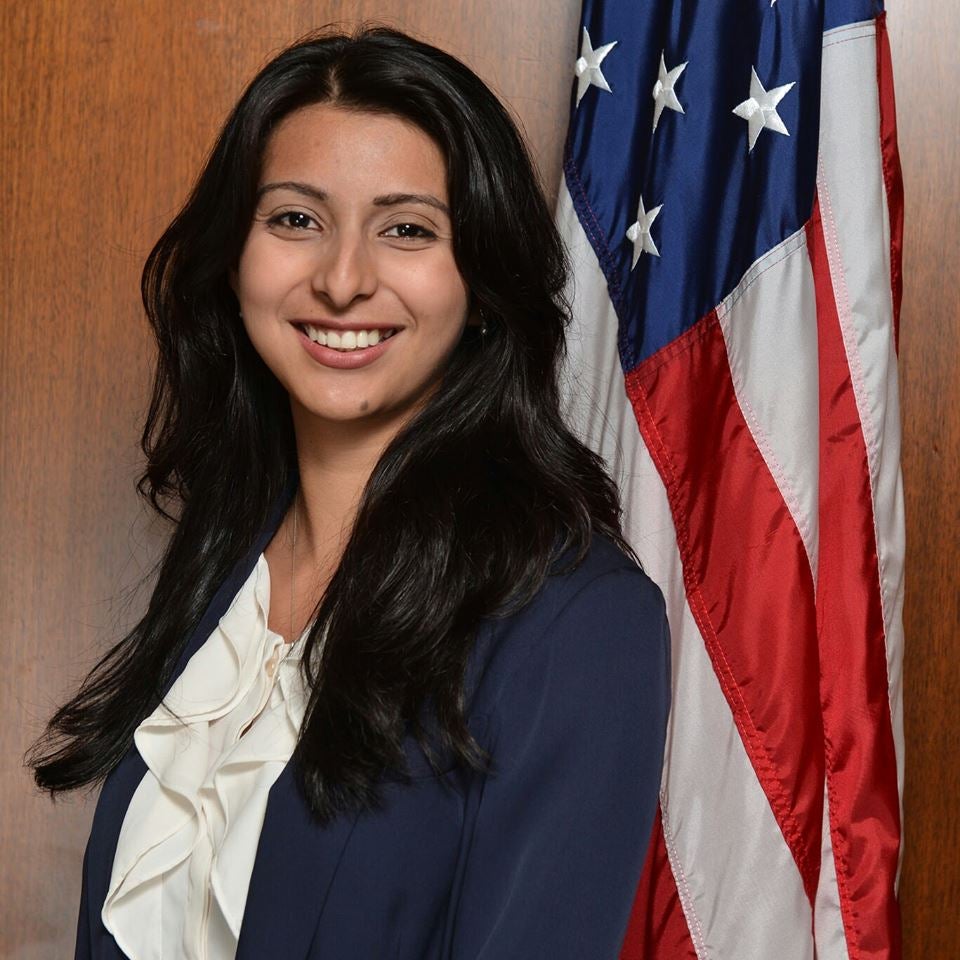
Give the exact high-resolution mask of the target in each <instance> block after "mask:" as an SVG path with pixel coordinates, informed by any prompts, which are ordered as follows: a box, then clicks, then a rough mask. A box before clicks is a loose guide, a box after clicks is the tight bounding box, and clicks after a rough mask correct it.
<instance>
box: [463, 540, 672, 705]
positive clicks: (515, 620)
mask: <svg viewBox="0 0 960 960" xmlns="http://www.w3.org/2000/svg"><path fill="white" fill-rule="evenodd" d="M475 656H476V662H475V664H474V669H473V671H472V672H473V674H474V684H473V685H472V686H475V696H474V697H473V698H472V708H473V710H474V711H476V712H478V713H487V712H490V711H492V710H496V708H497V704H498V702H499V701H500V699H501V698H502V697H503V696H504V695H505V694H504V691H505V690H506V689H507V688H508V687H509V686H510V685H511V684H516V683H517V681H518V678H522V677H523V675H524V674H526V673H530V674H531V676H532V677H534V678H535V677H537V676H538V675H542V674H543V672H544V670H545V669H547V668H548V667H549V669H550V670H552V671H553V672H554V673H555V674H556V673H566V674H569V675H570V676H571V677H573V676H578V675H579V676H584V675H595V674H596V673H597V671H598V669H599V670H602V671H604V672H606V673H608V674H610V675H621V676H633V677H636V678H644V677H645V678H646V679H647V680H648V681H649V682H652V683H654V684H662V683H664V682H665V683H669V629H668V626H667V619H666V610H665V604H664V599H663V594H662V593H661V591H660V588H659V587H658V586H657V585H656V584H655V583H654V582H653V580H651V579H650V577H649V576H647V574H646V573H645V572H644V571H643V570H642V569H641V568H640V567H639V566H637V564H636V563H635V562H634V561H633V559H632V558H630V557H628V556H627V555H626V554H624V553H623V552H622V551H621V550H620V549H619V548H618V547H617V546H616V545H615V544H614V543H613V542H612V541H611V540H609V539H608V538H607V537H605V536H602V535H600V534H595V535H594V536H593V539H592V541H591V544H590V547H589V550H588V551H587V554H586V556H585V557H584V559H583V560H582V561H581V563H580V564H579V565H577V566H576V567H575V568H574V569H572V570H568V571H566V572H561V573H556V574H553V575H551V576H548V577H547V578H546V580H545V581H544V583H543V585H542V586H541V588H540V589H539V591H538V592H537V593H536V595H535V596H534V597H533V599H532V600H530V602H529V603H527V604H526V606H524V607H523V608H521V609H520V610H518V611H517V612H515V613H513V614H511V615H509V616H507V617H503V618H501V619H496V620H489V621H485V623H484V625H483V627H482V629H481V631H480V633H479V635H478V638H477V650H476V651H475ZM522 682H523V681H522V680H521V683H522Z"/></svg>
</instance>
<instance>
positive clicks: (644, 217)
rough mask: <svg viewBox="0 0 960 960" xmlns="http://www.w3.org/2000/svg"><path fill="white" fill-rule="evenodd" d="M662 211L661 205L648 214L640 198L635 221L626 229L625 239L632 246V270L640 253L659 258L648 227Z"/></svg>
mask: <svg viewBox="0 0 960 960" xmlns="http://www.w3.org/2000/svg"><path fill="white" fill-rule="evenodd" d="M662 209H663V204H662V203H661V204H660V206H659V207H654V208H653V209H652V210H651V211H650V212H649V213H648V212H647V211H646V210H644V208H643V197H641V198H640V206H639V207H638V208H637V219H636V221H635V222H634V223H631V224H630V226H629V227H627V239H628V240H629V241H630V242H631V243H632V244H633V263H631V264H630V269H631V270H632V269H633V268H634V267H635V266H636V265H637V261H638V260H639V259H640V254H641V253H650V254H653V256H655V257H659V256H660V251H659V250H658V249H657V245H656V244H655V243H654V242H653V237H651V236H650V227H652V226H653V221H654V220H656V219H657V214H658V213H659V212H660V211H661V210H662Z"/></svg>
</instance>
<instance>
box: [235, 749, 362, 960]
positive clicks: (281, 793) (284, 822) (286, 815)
mask: <svg viewBox="0 0 960 960" xmlns="http://www.w3.org/2000/svg"><path fill="white" fill-rule="evenodd" d="M358 817H359V815H358V814H351V815H349V816H343V815H341V816H339V817H337V819H336V820H334V821H333V823H332V824H330V825H329V826H327V827H325V828H321V827H319V826H318V825H317V824H316V823H315V822H314V820H313V818H312V815H311V813H310V809H309V807H308V805H307V802H306V799H305V798H304V797H303V795H302V793H301V791H300V788H299V787H298V785H297V783H296V778H295V776H294V770H293V764H292V762H291V763H288V764H287V766H286V767H285V768H284V770H283V773H281V774H280V777H279V778H278V779H277V780H276V782H275V783H274V784H273V787H272V788H271V789H270V797H269V800H268V802H267V812H266V815H265V817H264V823H263V829H262V830H261V832H260V842H259V845H258V847H257V856H256V860H255V861H254V865H253V874H252V875H251V877H250V887H249V890H248V891H247V903H246V907H245V909H244V913H243V922H242V925H241V928H240V940H239V943H238V945H237V956H236V960H263V958H264V957H277V956H282V957H284V960H302V958H305V957H306V956H307V954H308V951H309V950H310V944H311V942H312V941H313V937H314V933H315V931H316V928H317V924H318V922H319V920H320V915H321V914H322V913H323V907H324V904H325V903H326V900H327V895H328V893H329V892H330V887H331V884H332V883H333V878H334V876H335V874H336V872H337V867H338V866H339V864H340V859H341V857H342V856H343V851H344V849H345V847H346V845H347V841H348V840H349V839H350V835H351V833H352V832H353V828H354V826H355V825H356V822H357V819H358Z"/></svg>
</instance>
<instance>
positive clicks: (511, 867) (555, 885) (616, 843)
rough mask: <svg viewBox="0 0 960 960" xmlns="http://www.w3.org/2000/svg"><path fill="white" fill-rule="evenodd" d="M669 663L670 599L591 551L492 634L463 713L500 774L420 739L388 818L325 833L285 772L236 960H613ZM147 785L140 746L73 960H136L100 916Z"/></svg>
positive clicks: (100, 819) (120, 791)
mask: <svg viewBox="0 0 960 960" xmlns="http://www.w3.org/2000/svg"><path fill="white" fill-rule="evenodd" d="M286 499H287V496H286V495H285V496H284V497H282V498H281V502H278V503H277V504H276V505H275V506H274V509H273V511H272V515H271V518H270V520H269V522H268V523H267V525H266V527H265V529H264V530H263V531H262V533H261V535H260V537H259V538H258V539H257V541H256V543H255V544H254V545H253V546H252V547H251V549H250V551H249V552H248V553H247V555H246V556H245V557H244V558H243V559H242V561H241V562H240V563H239V564H238V565H237V567H236V569H235V570H234V571H233V572H232V573H231V574H230V576H229V577H227V579H226V580H225V581H224V583H223V584H222V586H221V588H220V589H219V590H218V592H217V593H216V595H215V596H214V598H213V600H212V601H211V603H210V606H209V607H208V609H207V611H206V613H205V614H204V616H203V618H202V619H201V621H200V623H199V625H198V626H197V629H196V630H195V631H194V633H193V635H192V636H191V638H190V641H189V643H188V644H187V646H186V648H185V650H184V652H183V654H182V656H181V658H180V662H179V664H178V666H177V668H176V671H175V673H174V676H176V675H177V674H179V672H180V671H181V670H182V669H183V667H184V666H185V665H186V662H187V660H188V659H189V658H190V657H191V656H192V655H193V653H195V652H196V650H197V649H198V648H199V646H200V645H201V644H202V643H203V641H204V640H205V639H206V638H207V637H208V636H209V634H210V633H211V632H212V631H213V629H214V627H215V626H216V624H217V622H218V620H219V618H220V617H221V616H222V615H223V614H224V613H225V612H226V609H227V607H228V606H229V604H230V601H231V600H232V599H233V597H234V596H235V595H236V593H237V591H238V590H239V589H240V587H241V586H242V584H243V582H244V581H245V580H246V578H247V577H248V576H249V574H250V572H251V571H252V569H253V567H254V565H255V563H256V561H257V558H258V557H259V555H260V553H261V551H262V550H263V549H264V548H265V546H266V545H267V544H268V543H269V541H270V538H271V537H272V536H273V533H274V531H275V530H276V528H277V526H278V525H279V522H280V518H281V516H282V514H283V509H284V508H285V506H286V502H285V501H286ZM669 664H670V655H669V634H668V628H667V621H666V617H665V614H664V603H663V597H662V595H661V593H660V590H659V589H658V588H657V587H656V586H655V585H654V583H653V582H652V581H651V580H650V579H649V578H648V577H647V576H646V575H645V574H644V573H643V572H642V571H641V570H640V569H639V568H637V567H636V565H635V564H634V563H633V562H632V561H631V560H629V559H628V558H627V557H625V556H624V555H623V554H622V553H621V552H620V551H619V550H617V549H616V548H615V547H614V546H613V545H612V544H611V543H610V542H609V541H608V540H606V539H605V538H601V537H595V538H594V541H593V543H592V545H591V548H590V551H589V554H588V556H587V558H586V560H585V561H584V562H583V563H582V564H581V565H580V566H579V567H578V568H577V569H576V570H575V571H574V572H572V573H569V574H564V575H554V576H551V577H549V578H548V579H547V581H546V583H545V584H544V586H543V587H542V589H541V590H540V591H539V593H538V594H537V596H536V597H535V598H534V599H533V600H532V601H531V602H530V603H529V604H528V605H527V606H526V607H524V608H523V609H522V610H521V611H519V612H518V613H516V614H514V615H511V616H510V617H507V618H504V619H499V620H494V619H491V620H489V621H484V622H483V624H482V626H481V629H480V631H479V633H478V636H477V642H476V646H475V648H474V651H473V654H472V655H471V660H470V665H469V667H468V671H467V690H468V692H469V693H470V697H469V699H468V701H467V703H468V713H467V715H468V720H469V726H470V729H471V731H472V733H473V734H474V736H475V737H476V738H477V739H478V741H479V742H480V743H481V744H482V745H483V746H484V747H485V748H486V749H488V750H490V751H491V752H492V753H493V757H494V761H495V763H496V764H497V768H496V770H495V771H494V772H493V773H490V774H487V775H483V774H472V773H463V772H461V771H459V770H457V769H451V770H448V771H447V772H445V773H444V774H443V775H442V776H440V777H437V776H435V775H433V774H432V772H431V770H430V768H429V766H428V764H427V761H426V758H425V757H424V756H423V754H422V752H421V751H420V750H419V747H418V746H417V745H416V742H415V741H414V740H413V738H412V737H409V738H408V745H407V746H408V749H407V755H408V757H409V761H410V770H411V773H412V774H413V775H414V778H415V779H414V781H413V783H411V784H409V785H405V784H402V783H400V782H399V781H398V780H394V779H390V778H385V780H384V785H385V792H384V800H385V804H384V809H383V810H382V811H379V812H377V813H375V814H370V813H364V814H359V815H357V814H355V815H350V816H341V817H339V818H338V819H337V820H335V821H334V822H333V824H332V825H330V826H328V827H326V828H323V829H321V828H319V827H318V826H317V825H316V824H315V822H314V821H312V820H311V817H310V814H309V811H308V809H307V807H306V804H305V802H304V800H303V798H302V794H301V793H300V791H299V790H298V788H297V786H296V783H295V780H294V777H293V775H292V768H291V766H290V765H288V766H287V768H286V769H285V770H284V772H283V773H282V774H281V776H280V778H279V779H278V780H277V781H276V783H275V784H274V786H273V787H272V789H271V791H270V795H269V801H268V804H267V810H266V816H265V821H264V824H263V830H262V833H261V835H260V841H259V845H258V848H257V854H256V860H255V863H254V868H253V874H252V876H251V880H250V889H249V894H248V897H247V904H246V910H245V913H244V917H243V924H242V928H241V931H240V941H239V946H238V950H237V958H238V960H266V958H271V960H272V958H278V960H301V958H303V960H306V958H314V960H512V958H517V960H520V958H522V960H536V958H544V960H547V958H549V960H566V958H570V960H573V958H576V960H583V958H590V960H606V958H609V960H615V958H616V957H617V956H618V953H619V950H620V947H621V944H622V941H623V937H624V934H625V932H626V927H627V921H628V918H629V913H630V907H631V905H632V902H633V896H634V892H635V890H636V886H637V881H638V879H639V877H640V873H641V868H642V864H643V860H644V856H645V854H646V850H647V846H648V843H649V840H650V835H651V830H652V826H653V818H654V815H655V811H656V806H657V797H658V790H659V784H660V770H661V763H662V760H663V750H664V739H665V731H666V721H667V710H668V705H669V689H670V676H669V671H670V667H669ZM171 683H172V680H171ZM145 772H146V765H145V764H144V762H143V760H142V758H141V757H140V755H139V753H138V752H137V750H136V747H131V749H130V751H129V752H128V753H127V755H126V756H125V757H124V759H123V760H122V761H121V762H120V763H119V764H118V765H117V767H116V768H115V769H114V770H113V772H112V773H111V774H110V776H109V777H108V778H107V780H106V782H105V783H104V786H103V789H102V791H101V793H100V798H99V802H98V804H97V808H96V812H95V814H94V819H93V826H92V828H91V833H90V839H89V842H88V844H87V849H86V854H85V856H84V862H83V889H82V895H81V902H80V916H79V923H78V930H77V947H76V957H77V958H78V960H121V958H123V956H124V954H123V953H122V952H121V951H120V949H119V947H118V946H117V944H116V942H115V940H114V939H113V936H112V935H111V934H110V933H109V932H108V931H107V930H106V929H105V928H104V926H103V923H102V922H101V919H100V910H101V907H102V906H103V901H104V898H105V897H106V893H107V885H108V883H109V879H110V871H111V867H112V864H113V856H114V852H115V849H116V845H117V838H118V836H119V832H120V826H121V823H122V822H123V817H124V814H125V812H126V809H127V805H128V803H129V802H130V799H131V797H132V796H133V793H134V791H135V790H136V788H137V785H138V784H139V783H140V780H141V778H142V777H143V775H144V773H145ZM170 960H176V958H173V957H171V958H170Z"/></svg>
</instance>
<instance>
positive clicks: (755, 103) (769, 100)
mask: <svg viewBox="0 0 960 960" xmlns="http://www.w3.org/2000/svg"><path fill="white" fill-rule="evenodd" d="M792 86H793V83H785V84H784V85H783V86H782V87H774V88H773V89H772V90H764V89H763V84H762V83H761V82H760V78H759V77H758V76H757V71H756V70H754V68H753V67H751V68H750V96H749V97H748V98H747V99H746V100H744V101H743V103H738V104H737V105H736V106H735V107H734V108H733V112H734V113H735V114H736V115H737V116H738V117H743V119H744V120H746V121H747V129H748V130H749V133H750V149H751V150H752V149H753V145H754V144H755V143H756V142H757V137H759V136H760V131H761V130H763V129H764V127H766V129H767V130H773V131H774V132H776V133H782V134H784V135H785V136H788V137H789V136H790V131H789V130H787V128H786V127H785V126H784V123H783V121H782V120H781V119H780V114H779V113H777V104H778V103H779V102H780V101H781V100H782V99H783V98H784V96H785V95H786V93H787V91H788V90H789V89H790V88H791V87H792Z"/></svg>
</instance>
